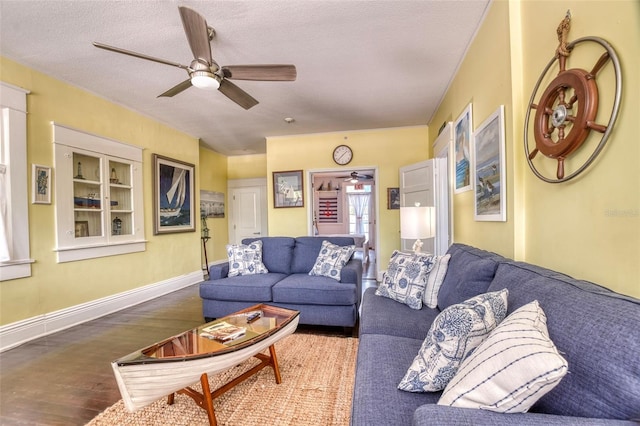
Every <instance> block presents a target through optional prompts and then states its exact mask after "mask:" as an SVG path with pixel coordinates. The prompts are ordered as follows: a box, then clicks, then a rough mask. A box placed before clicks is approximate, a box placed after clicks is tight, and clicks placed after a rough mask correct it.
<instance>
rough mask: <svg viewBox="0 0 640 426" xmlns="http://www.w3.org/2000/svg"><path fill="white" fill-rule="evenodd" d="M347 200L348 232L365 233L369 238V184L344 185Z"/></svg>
mask: <svg viewBox="0 0 640 426" xmlns="http://www.w3.org/2000/svg"><path fill="white" fill-rule="evenodd" d="M345 188H346V193H347V200H348V202H349V233H350V234H362V235H365V236H366V238H367V240H368V239H369V211H370V207H369V200H370V199H371V185H362V184H360V185H346V186H345Z"/></svg>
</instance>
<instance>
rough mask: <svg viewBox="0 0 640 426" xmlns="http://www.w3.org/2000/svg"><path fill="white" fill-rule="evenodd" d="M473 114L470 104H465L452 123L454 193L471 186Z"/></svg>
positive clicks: (469, 188)
mask: <svg viewBox="0 0 640 426" xmlns="http://www.w3.org/2000/svg"><path fill="white" fill-rule="evenodd" d="M472 129H473V114H472V106H471V104H469V105H467V107H466V108H465V109H464V111H463V112H462V114H460V116H459V117H458V118H457V119H456V121H455V123H454V125H453V144H454V150H453V152H454V161H455V168H454V171H455V175H454V184H455V185H454V189H455V193H456V194H458V193H460V192H465V191H470V190H471V189H472V186H471V154H470V153H471V149H470V144H471V137H472Z"/></svg>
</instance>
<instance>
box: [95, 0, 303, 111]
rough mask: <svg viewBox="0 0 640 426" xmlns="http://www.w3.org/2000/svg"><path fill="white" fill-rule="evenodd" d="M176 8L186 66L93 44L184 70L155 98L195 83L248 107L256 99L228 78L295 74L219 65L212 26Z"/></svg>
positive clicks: (278, 68) (286, 69) (280, 68)
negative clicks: (187, 50)
mask: <svg viewBox="0 0 640 426" xmlns="http://www.w3.org/2000/svg"><path fill="white" fill-rule="evenodd" d="M178 9H179V10H180V17H181V18H182V25H183V26H184V31H185V33H186V35H187V40H188V42H189V47H190V48H191V52H193V56H194V59H193V61H191V64H190V65H189V66H186V65H182V64H179V63H177V62H172V61H167V60H165V59H160V58H156V57H153V56H148V55H145V54H142V53H137V52H132V51H130V50H125V49H121V48H119V47H114V46H109V45H106V44H102V43H98V42H94V43H93V45H94V46H95V47H98V48H100V49H105V50H110V51H112V52H116V53H123V54H125V55H129V56H134V57H136V58H141V59H146V60H148V61H153V62H158V63H160V64H165V65H171V66H174V67H178V68H182V69H184V70H186V71H187V73H188V74H189V79H188V80H185V81H183V82H182V83H179V84H177V85H176V86H174V87H172V88H171V89H169V90H167V91H166V92H164V93H162V94H161V95H159V96H158V97H161V96H165V97H172V96H175V95H177V94H178V93H181V92H183V91H184V90H186V89H188V88H189V87H191V86H196V87H198V88H201V89H208V90H216V89H217V90H219V91H220V92H222V94H223V95H225V96H226V97H228V98H229V99H231V100H232V101H234V102H235V103H237V104H238V105H240V106H241V107H242V108H244V109H249V108H251V107H253V106H255V105H257V104H258V101H257V100H255V99H254V98H253V97H252V96H251V95H249V94H248V93H247V92H245V91H244V90H242V89H241V88H239V87H238V86H236V85H235V84H233V83H232V82H230V81H229V80H256V81H295V79H296V76H297V73H296V67H295V65H227V66H223V67H221V66H219V65H218V63H217V62H216V61H214V60H213V57H212V56H211V44H210V42H211V40H213V38H214V37H215V31H214V29H213V28H211V27H209V26H208V25H207V21H206V20H205V19H204V17H203V16H202V15H200V14H199V13H198V12H196V11H194V10H193V9H190V8H188V7H185V6H179V7H178Z"/></svg>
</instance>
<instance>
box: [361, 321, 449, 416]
mask: <svg viewBox="0 0 640 426" xmlns="http://www.w3.org/2000/svg"><path fill="white" fill-rule="evenodd" d="M421 343H422V342H421V341H420V340H416V339H411V338H407V337H398V336H384V335H380V334H365V335H363V336H361V337H360V339H359V343H358V361H357V365H356V379H355V383H354V392H353V403H352V407H353V409H352V415H351V425H352V426H371V425H385V426H387V425H389V426H391V425H408V424H411V418H412V416H413V412H414V411H415V410H416V408H418V407H419V406H421V405H423V404H435V403H436V402H437V401H438V398H439V397H440V392H434V393H411V392H403V391H401V390H398V388H397V387H398V382H399V378H400V377H402V375H403V374H404V372H405V371H406V368H407V366H408V365H410V364H411V360H412V359H413V357H414V355H415V354H416V353H417V351H418V349H419V348H420V344H421Z"/></svg>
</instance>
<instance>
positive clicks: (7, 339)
mask: <svg viewBox="0 0 640 426" xmlns="http://www.w3.org/2000/svg"><path fill="white" fill-rule="evenodd" d="M201 281H202V271H197V272H191V273H189V274H186V275H180V276H178V277H173V278H169V279H168V280H164V281H160V282H158V283H154V284H149V285H146V286H144V287H139V288H136V289H133V290H129V291H125V292H123V293H118V294H114V295H111V296H107V297H103V298H102V299H97V300H92V301H90V302H87V303H82V304H80V305H75V306H71V307H69V308H65V309H61V310H59V311H55V312H49V313H46V314H43V315H38V316H35V317H32V318H27V319H26V320H22V321H17V322H14V323H11V324H7V325H3V326H1V327H0V352H2V351H5V350H7V349H11V348H14V347H16V346H18V345H21V344H23V343H26V342H28V341H30V340H33V339H37V338H38V337H42V336H46V335H48V334H51V333H55V332H57V331H62V330H64V329H67V328H69V327H73V326H74V325H78V324H82V323H83V322H87V321H91V320H93V319H96V318H100V317H102V316H105V315H108V314H111V313H113V312H117V311H119V310H122V309H125V308H128V307H130V306H134V305H137V304H139V303H142V302H146V301H147V300H151V299H154V298H156V297H159V296H162V295H163V294H167V293H171V292H173V291H176V290H180V289H181V288H184V287H188V286H190V285H193V284H196V283H199V282H201Z"/></svg>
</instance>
